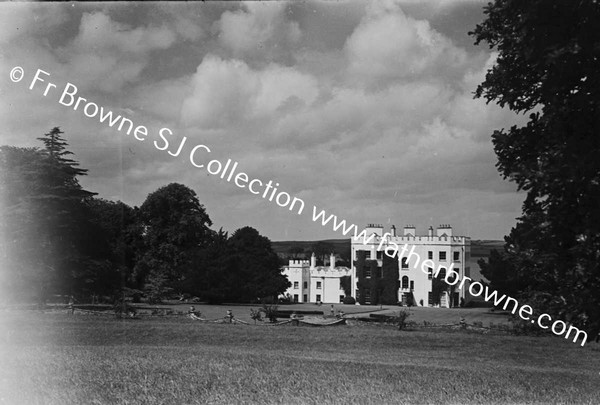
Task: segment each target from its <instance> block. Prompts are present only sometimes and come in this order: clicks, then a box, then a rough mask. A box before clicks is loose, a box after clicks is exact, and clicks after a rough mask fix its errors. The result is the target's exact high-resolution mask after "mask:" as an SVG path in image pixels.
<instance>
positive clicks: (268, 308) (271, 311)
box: [260, 304, 277, 323]
mask: <svg viewBox="0 0 600 405" xmlns="http://www.w3.org/2000/svg"><path fill="white" fill-rule="evenodd" d="M260 310H261V311H262V312H264V313H265V318H268V319H269V321H270V322H272V323H275V322H277V305H274V304H263V306H262V308H261V309H260Z"/></svg>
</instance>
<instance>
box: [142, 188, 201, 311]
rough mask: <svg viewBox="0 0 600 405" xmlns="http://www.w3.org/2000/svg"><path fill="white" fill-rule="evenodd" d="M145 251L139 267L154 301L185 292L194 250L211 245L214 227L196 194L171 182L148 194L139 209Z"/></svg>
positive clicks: (143, 282) (143, 280) (150, 296)
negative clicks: (174, 293)
mask: <svg viewBox="0 0 600 405" xmlns="http://www.w3.org/2000/svg"><path fill="white" fill-rule="evenodd" d="M139 218H140V221H141V225H142V228H143V252H142V254H141V255H140V259H139V261H138V262H137V263H136V266H135V275H136V278H137V280H138V282H140V283H142V284H144V285H145V287H146V290H147V291H148V293H149V298H150V300H151V301H160V300H161V299H163V298H164V297H165V296H166V295H167V294H168V293H170V292H171V291H173V290H175V289H177V290H181V288H183V285H184V284H185V278H184V275H185V274H186V272H187V268H188V267H189V266H190V263H191V260H192V258H193V256H194V251H195V250H197V249H200V248H202V247H203V246H206V245H207V244H208V243H210V238H211V236H212V231H211V230H210V228H209V226H211V225H212V221H211V220H210V218H209V216H208V214H207V213H206V211H205V209H204V206H202V205H201V204H200V202H199V201H198V198H197V196H196V193H195V192H194V191H193V190H191V189H189V188H188V187H186V186H184V185H182V184H177V183H171V184H169V185H167V186H164V187H161V188H159V189H158V190H156V191H155V192H153V193H151V194H149V195H148V197H147V198H146V200H145V201H144V203H143V204H142V206H141V207H140V209H139Z"/></svg>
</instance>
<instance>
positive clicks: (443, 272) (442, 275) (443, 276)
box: [439, 267, 446, 278]
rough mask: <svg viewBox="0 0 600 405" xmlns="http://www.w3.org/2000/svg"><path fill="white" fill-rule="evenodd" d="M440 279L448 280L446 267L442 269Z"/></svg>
mask: <svg viewBox="0 0 600 405" xmlns="http://www.w3.org/2000/svg"><path fill="white" fill-rule="evenodd" d="M439 277H440V278H446V269H445V268H444V267H442V268H441V269H440V276H439Z"/></svg>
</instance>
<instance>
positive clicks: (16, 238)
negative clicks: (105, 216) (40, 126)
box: [0, 127, 110, 301]
mask: <svg viewBox="0 0 600 405" xmlns="http://www.w3.org/2000/svg"><path fill="white" fill-rule="evenodd" d="M62 133H63V132H62V131H61V130H60V129H59V128H58V127H55V128H53V129H52V130H51V131H50V132H49V133H47V134H45V135H44V137H42V138H38V139H40V140H41V141H42V142H43V143H44V148H43V149H38V148H16V147H10V146H3V147H2V148H1V150H0V152H1V159H0V162H1V164H2V178H1V187H2V195H3V205H4V207H3V212H2V215H3V221H2V222H3V226H2V229H3V238H2V244H3V251H4V256H5V260H6V261H7V265H6V268H5V271H6V272H9V273H10V274H9V277H10V279H11V280H12V282H13V283H15V287H17V285H18V288H16V289H15V291H17V292H19V293H26V292H28V291H29V292H31V291H33V290H35V291H36V295H37V297H38V298H39V299H40V300H42V301H43V300H44V298H45V296H46V295H47V294H49V293H60V294H77V293H89V292H93V290H95V289H97V288H98V284H99V283H101V282H103V281H101V280H102V278H103V277H104V276H105V275H106V273H107V272H109V271H110V268H109V266H108V262H107V261H106V256H107V245H106V244H105V243H104V241H103V240H102V239H101V238H100V237H99V235H100V234H99V233H98V232H97V228H96V227H95V226H94V224H93V223H92V222H91V221H90V212H89V202H90V201H91V199H92V196H93V195H94V193H92V192H89V191H87V190H84V189H83V188H82V187H81V185H80V184H79V181H78V176H82V175H85V174H86V172H87V170H85V169H81V168H79V167H78V163H77V162H76V161H74V160H73V159H70V158H69V157H68V156H69V155H72V153H71V152H70V151H68V150H67V146H68V144H67V142H66V141H65V140H64V139H63V138H62Z"/></svg>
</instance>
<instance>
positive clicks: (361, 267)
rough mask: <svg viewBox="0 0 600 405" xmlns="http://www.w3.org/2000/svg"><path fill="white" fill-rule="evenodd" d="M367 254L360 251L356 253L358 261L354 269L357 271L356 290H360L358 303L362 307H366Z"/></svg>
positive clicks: (355, 262)
mask: <svg viewBox="0 0 600 405" xmlns="http://www.w3.org/2000/svg"><path fill="white" fill-rule="evenodd" d="M366 256H367V255H366V252H365V251H364V250H359V251H358V252H356V260H355V261H354V268H355V269H356V279H357V282H356V288H357V289H358V296H357V297H356V298H357V299H358V302H359V303H360V305H365V304H366V300H365V295H366V294H365V287H366V286H365V284H366V282H365V265H366Z"/></svg>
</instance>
